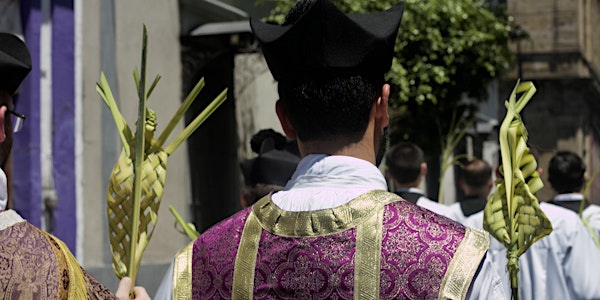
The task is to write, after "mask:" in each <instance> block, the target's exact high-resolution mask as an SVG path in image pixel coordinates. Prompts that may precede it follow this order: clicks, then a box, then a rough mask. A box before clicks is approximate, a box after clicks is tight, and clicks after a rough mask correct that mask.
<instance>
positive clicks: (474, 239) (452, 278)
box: [439, 227, 490, 299]
mask: <svg viewBox="0 0 600 300" xmlns="http://www.w3.org/2000/svg"><path fill="white" fill-rule="evenodd" d="M489 244H490V238H489V235H488V233H487V232H484V231H482V230H478V229H475V228H470V227H467V228H466V231H465V236H464V238H463V239H462V241H461V242H460V244H459V245H458V248H457V249H456V252H455V253H454V257H453V258H452V261H450V265H448V270H447V271H446V274H445V275H444V279H443V280H442V286H441V287H440V293H439V299H465V297H466V296H467V291H468V290H469V286H470V285H471V281H472V280H473V277H474V275H475V272H476V271H477V268H479V264H480V263H481V260H482V259H483V256H484V255H485V253H486V251H487V250H488V247H489Z"/></svg>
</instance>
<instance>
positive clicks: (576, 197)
mask: <svg viewBox="0 0 600 300" xmlns="http://www.w3.org/2000/svg"><path fill="white" fill-rule="evenodd" d="M552 200H553V201H556V202H561V201H581V200H583V194H580V193H568V194H559V195H556V196H554V198H553V199H552Z"/></svg>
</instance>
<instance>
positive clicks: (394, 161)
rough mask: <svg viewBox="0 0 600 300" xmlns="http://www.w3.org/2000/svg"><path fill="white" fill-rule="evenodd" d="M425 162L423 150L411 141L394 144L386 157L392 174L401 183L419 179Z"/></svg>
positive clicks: (386, 162)
mask: <svg viewBox="0 0 600 300" xmlns="http://www.w3.org/2000/svg"><path fill="white" fill-rule="evenodd" d="M423 162H425V156H424V154H423V150H421V148H419V146H417V145H415V144H413V143H409V142H400V143H398V144H396V145H394V146H393V147H392V148H391V149H390V151H389V153H388V154H387V156H386V158H385V164H386V166H387V167H388V169H389V171H390V174H391V175H392V177H394V179H395V180H396V181H397V182H398V183H400V184H406V183H411V182H414V181H415V180H417V178H418V177H419V174H420V173H421V164H422V163H423Z"/></svg>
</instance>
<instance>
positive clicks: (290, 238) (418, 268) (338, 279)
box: [192, 192, 487, 299]
mask: <svg viewBox="0 0 600 300" xmlns="http://www.w3.org/2000/svg"><path fill="white" fill-rule="evenodd" d="M379 193H384V194H388V195H390V193H385V192H379ZM391 195H393V194H391ZM394 196H395V195H394ZM372 198H373V195H372V193H368V194H366V195H363V196H361V197H358V198H357V199H355V200H352V201H351V202H349V203H348V207H346V208H348V209H349V208H354V210H352V212H351V213H350V215H353V216H355V217H356V216H357V214H358V215H360V214H364V215H365V216H368V215H370V214H373V212H374V211H377V209H375V210H373V209H372V207H368V204H369V203H373V199H372ZM396 199H399V198H397V197H396ZM365 205H366V206H365ZM267 206H268V207H267ZM381 209H383V221H382V225H383V226H382V232H381V234H382V241H381V261H380V271H379V274H377V275H378V276H379V277H380V285H379V287H378V288H379V297H380V298H381V299H437V298H438V294H439V293H440V289H441V288H442V289H444V287H446V289H452V288H455V287H459V288H458V291H456V289H455V291H453V292H452V293H448V295H449V296H448V297H449V298H452V296H450V295H455V294H458V295H460V296H456V297H457V298H458V297H460V298H464V297H465V296H466V294H467V290H468V288H469V286H470V284H471V281H472V279H473V276H474V274H475V272H476V269H477V267H478V266H479V265H480V262H481V261H482V259H483V256H484V255H485V251H486V248H487V238H486V236H485V235H483V234H482V233H479V243H474V242H473V240H469V241H465V233H466V231H465V227H463V226H461V225H459V224H458V223H456V222H454V221H451V220H450V219H447V218H442V217H439V216H438V215H436V214H434V213H431V212H430V211H428V210H425V209H423V208H420V207H418V206H415V205H413V204H410V203H408V202H405V201H402V200H400V201H394V202H392V203H390V204H386V205H385V206H383V207H381ZM338 212H347V210H345V208H344V207H342V208H340V209H339V210H330V211H328V210H322V211H316V212H304V213H303V212H298V213H295V214H294V213H292V214H291V215H290V212H285V211H281V210H279V209H278V208H276V206H275V205H273V204H272V202H271V201H270V199H268V198H267V199H263V200H261V201H259V202H258V203H257V204H256V205H255V206H254V212H252V213H254V214H256V215H257V219H258V222H259V223H260V224H261V227H262V230H261V231H260V233H259V246H258V252H257V256H256V267H255V271H254V274H255V275H254V277H253V285H254V288H253V295H254V297H253V298H254V299H273V298H288V299H292V298H293V299H309V298H311V299H325V298H341V299H352V298H353V292H354V291H353V286H354V285H355V284H356V282H355V281H354V274H355V268H358V267H360V266H356V265H355V264H354V259H353V256H356V255H358V254H357V252H358V248H357V245H358V244H359V243H360V242H361V241H360V240H358V238H357V226H360V224H361V223H362V222H363V221H364V218H361V217H356V218H345V216H347V214H341V215H338V214H337V213H338ZM249 215H251V209H246V210H243V211H241V212H239V213H238V214H236V215H234V216H233V217H231V218H229V219H227V220H226V221H224V222H222V223H220V224H218V225H216V226H214V227H212V228H211V229H210V230H209V231H207V232H205V233H204V234H203V235H202V236H201V237H200V238H198V239H197V240H196V242H195V243H194V247H193V260H192V270H193V272H192V295H193V299H228V298H230V297H231V295H232V293H233V292H234V291H233V290H232V283H233V281H234V264H235V261H234V259H233V258H234V257H236V254H237V252H238V245H239V241H240V238H241V236H242V234H243V231H244V226H245V223H246V219H247V218H248V216H249ZM290 218H291V219H296V220H297V221H298V222H300V223H302V222H303V221H305V223H304V224H306V226H300V227H307V229H306V231H301V232H297V231H295V230H292V231H290V226H289V225H292V224H289V223H287V221H286V220H288V219H290ZM332 220H335V222H331V221H332ZM326 224H333V225H331V226H327V225H326ZM313 225H316V226H313ZM265 227H266V228H265ZM292 227H295V226H293V225H292ZM328 228H329V229H328ZM331 228H334V229H331ZM335 228H338V230H336V229H335ZM342 229H343V230H342ZM270 231H274V232H275V234H273V233H271V232H270ZM469 232H470V231H469ZM298 234H299V235H300V236H302V237H298V236H296V235H298ZM481 238H483V239H481ZM469 239H471V237H470V238H469ZM475 244H477V246H475ZM240 249H242V247H241V246H240ZM240 251H242V250H240ZM459 257H460V258H459ZM449 268H450V269H451V270H449ZM370 279H372V278H369V277H367V278H362V280H367V281H368V280H370Z"/></svg>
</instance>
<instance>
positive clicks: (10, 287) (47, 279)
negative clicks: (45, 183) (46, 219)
mask: <svg viewBox="0 0 600 300" xmlns="http://www.w3.org/2000/svg"><path fill="white" fill-rule="evenodd" d="M62 250H64V249H61V245H59V243H57V242H56V241H55V240H54V239H53V238H50V236H49V235H48V234H46V233H44V232H42V231H41V230H40V229H38V228H37V227H35V226H33V225H31V224H30V223H27V222H19V223H16V224H14V225H12V226H10V227H8V228H6V229H4V230H0V300H8V299H23V300H29V299H36V300H37V299H41V300H45V299H52V300H55V299H67V298H68V297H69V288H72V285H73V284H74V282H73V280H72V278H71V276H70V274H69V271H68V269H67V268H68V261H67V260H66V258H65V256H64V255H63V253H62ZM77 267H79V266H77ZM82 271H83V274H84V276H85V278H84V279H85V284H86V291H87V294H88V295H87V296H88V297H87V298H88V299H103V300H105V299H116V297H115V296H114V294H113V293H112V292H111V291H110V290H108V289H106V288H105V287H104V286H103V285H102V284H100V283H99V282H98V281H97V280H96V279H95V278H93V277H92V276H90V275H89V274H88V273H87V272H85V270H82Z"/></svg>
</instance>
